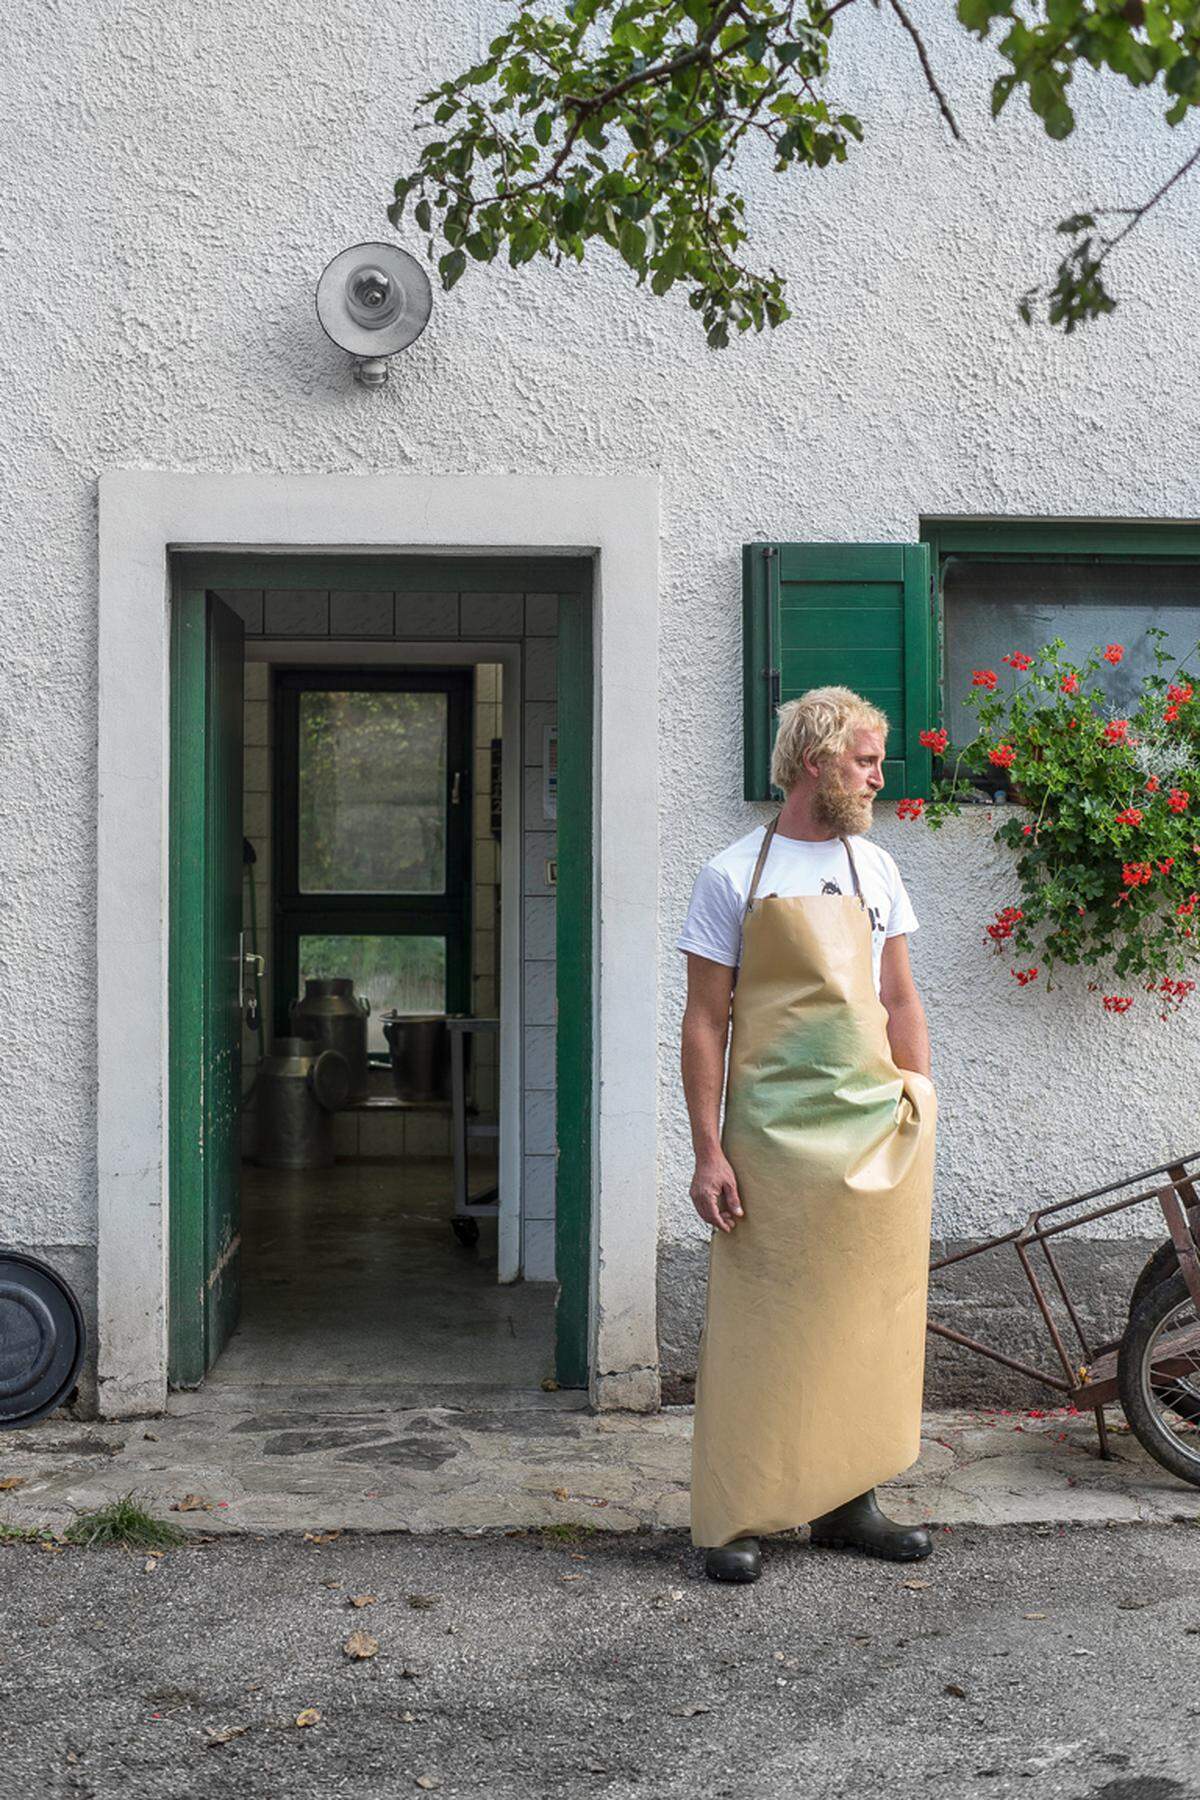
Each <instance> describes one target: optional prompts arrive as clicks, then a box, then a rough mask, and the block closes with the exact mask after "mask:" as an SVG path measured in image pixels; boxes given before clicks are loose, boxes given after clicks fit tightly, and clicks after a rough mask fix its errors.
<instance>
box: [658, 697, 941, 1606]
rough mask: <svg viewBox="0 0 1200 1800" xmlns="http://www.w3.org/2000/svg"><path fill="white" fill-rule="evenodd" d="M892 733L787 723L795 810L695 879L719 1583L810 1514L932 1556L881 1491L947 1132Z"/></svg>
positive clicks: (877, 1543) (708, 1463)
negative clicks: (885, 837)
mask: <svg viewBox="0 0 1200 1800" xmlns="http://www.w3.org/2000/svg"><path fill="white" fill-rule="evenodd" d="M886 735H887V719H886V717H885V716H884V714H883V713H881V712H880V711H879V710H878V708H876V707H874V706H872V705H871V704H870V703H869V702H868V701H866V700H864V699H862V698H861V696H859V695H857V694H855V693H853V692H852V691H851V690H850V689H849V688H844V687H823V688H813V689H811V690H810V691H809V692H808V693H806V694H804V695H802V696H801V697H800V698H799V699H798V700H793V701H790V702H789V703H788V704H787V705H785V706H783V707H781V708H780V710H779V727H778V733H777V737H776V742H775V749H774V754H773V757H772V765H771V778H772V781H773V783H774V784H775V786H776V787H778V788H779V789H780V790H781V791H782V792H783V793H784V794H785V795H786V799H785V801H784V804H783V807H782V809H781V811H780V812H779V814H778V817H777V818H776V819H775V820H774V821H772V823H771V824H770V825H768V826H766V827H763V826H758V827H756V829H755V830H754V831H751V832H749V833H747V835H746V836H745V837H743V838H739V839H738V841H737V842H736V843H734V844H732V845H730V847H729V848H728V849H726V850H723V851H722V852H721V853H720V854H719V855H718V856H715V857H713V858H712V860H711V861H710V862H708V863H707V864H706V865H705V866H704V868H703V869H701V871H700V874H699V876H698V877H697V880H696V884H695V888H694V890H693V893H692V900H691V905H690V907H689V910H688V915H687V920H686V923H685V925H684V928H683V931H682V933H681V934H680V937H679V940H678V945H679V948H680V949H681V950H682V951H684V952H685V953H686V955H687V961H688V999H687V1009H686V1012H685V1014H684V1022H683V1045H682V1051H683V1056H682V1061H683V1085H684V1094H685V1097H686V1100H687V1107H688V1115H689V1119H690V1122H691V1129H692V1141H693V1146H694V1150H695V1158H696V1167H695V1175H694V1177H693V1180H692V1186H691V1198H692V1202H693V1204H694V1206H695V1208H696V1211H697V1213H698V1214H699V1216H700V1218H701V1219H702V1220H704V1222H705V1223H706V1224H707V1225H710V1226H711V1227H712V1228H713V1236H712V1238H711V1239H710V1244H709V1259H710V1260H709V1283H708V1293H707V1300H706V1312H705V1324H704V1332H703V1336H702V1339H701V1346H700V1361H699V1371H698V1376H697V1388H696V1418H695V1429H694V1436H693V1465H692V1537H693V1541H694V1542H695V1543H696V1544H698V1545H700V1546H702V1547H704V1548H705V1549H706V1551H707V1556H706V1565H705V1566H706V1570H707V1573H708V1574H709V1575H710V1576H712V1577H713V1578H714V1579H716V1580H726V1581H753V1580H754V1579H755V1578H756V1577H757V1576H758V1574H759V1573H760V1569H761V1560H760V1554H759V1546H758V1537H759V1535H761V1534H763V1533H766V1532H769V1531H778V1530H785V1529H788V1528H789V1527H792V1526H795V1525H799V1524H803V1523H806V1522H808V1523H811V1527H812V1530H811V1541H812V1542H813V1543H814V1544H819V1545H825V1546H828V1547H831V1548H854V1549H859V1550H863V1551H866V1552H868V1553H869V1554H872V1555H876V1556H884V1557H888V1558H893V1559H897V1560H909V1559H913V1558H917V1557H922V1556H926V1555H928V1553H929V1551H930V1549H931V1548H932V1545H931V1541H930V1538H929V1534H928V1532H927V1531H926V1530H924V1528H922V1527H920V1526H902V1525H898V1524H896V1523H894V1522H893V1521H892V1520H890V1519H888V1518H886V1517H885V1515H884V1514H883V1513H882V1512H881V1511H880V1509H879V1506H878V1504H877V1502H876V1499H875V1493H874V1487H875V1483H876V1482H878V1481H884V1480H887V1479H889V1478H890V1477H891V1476H894V1475H896V1474H899V1473H900V1472H901V1470H902V1469H904V1468H906V1467H908V1466H909V1465H910V1464H911V1463H912V1462H913V1461H914V1460H915V1459H916V1455H917V1452H918V1446H919V1433H920V1409H921V1386H922V1379H923V1371H924V1341H925V1337H924V1323H925V1298H926V1274H927V1267H928V1254H929V1217H930V1207H931V1201H932V1179H933V1149H934V1133H935V1124H936V1094H935V1090H934V1087H933V1083H932V1081H931V1080H930V1078H929V1034H928V1030H927V1028H926V1023H925V1015H924V1011H923V1009H922V1006H921V1001H920V999H919V997H918V995H917V991H916V988H915V986H914V984H913V978H912V973H911V970H910V968H909V960H908V942H907V940H908V934H909V933H910V932H911V931H915V930H916V929H917V919H916V915H915V914H914V912H913V908H912V904H911V902H910V900H909V897H908V894H907V893H906V891H905V887H904V883H903V881H902V880H901V877H900V872H899V870H898V868H897V866H896V863H895V861H894V860H893V858H892V857H891V856H890V855H889V854H888V852H887V851H886V850H884V849H883V848H882V847H880V846H879V845H876V844H870V843H868V842H867V841H866V840H865V838H864V836H863V834H864V833H865V832H867V831H868V830H869V829H870V826H871V820H872V813H873V806H874V801H875V798H876V796H877V795H878V793H879V791H880V789H881V788H882V786H883V782H884V776H883V758H884V743H885V738H886ZM851 839H853V843H851V841H850V840H851ZM731 1019H732V1026H733V1031H732V1043H731V1044H730V1048H729V1068H728V1081H727V1083H726V1046H727V1042H728V1040H729V1036H730V1023H731ZM723 1088H724V1089H725V1106H724V1125H723V1127H722V1090H723Z"/></svg>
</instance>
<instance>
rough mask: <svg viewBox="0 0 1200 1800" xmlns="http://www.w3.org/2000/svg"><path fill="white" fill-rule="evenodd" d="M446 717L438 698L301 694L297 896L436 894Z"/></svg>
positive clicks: (442, 875)
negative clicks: (298, 892) (298, 876)
mask: <svg viewBox="0 0 1200 1800" xmlns="http://www.w3.org/2000/svg"><path fill="white" fill-rule="evenodd" d="M447 716H448V700H447V696H446V694H444V693H427V692H422V691H420V690H414V691H408V690H400V691H397V690H396V689H394V688H393V689H362V688H360V689H355V690H352V691H349V692H344V693H343V692H337V691H331V690H328V689H311V690H308V691H306V692H304V693H302V694H301V695H300V745H299V781H300V794H299V801H300V819H299V827H300V829H299V844H300V891H301V893H305V894H441V893H444V892H445V888H446V727H447ZM439 1005H440V1002H439Z"/></svg>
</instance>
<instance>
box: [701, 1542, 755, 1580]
mask: <svg viewBox="0 0 1200 1800" xmlns="http://www.w3.org/2000/svg"><path fill="white" fill-rule="evenodd" d="M704 1573H705V1574H706V1575H707V1576H708V1577H709V1579H710V1580H712V1581H757V1580H758V1578H759V1576H760V1575H761V1574H762V1557H761V1556H760V1555H759V1551H758V1539H757V1538H752V1537H743V1538H734V1539H733V1540H732V1541H731V1542H730V1543H728V1544H720V1545H718V1547H717V1548H716V1549H714V1550H707V1551H705V1554H704Z"/></svg>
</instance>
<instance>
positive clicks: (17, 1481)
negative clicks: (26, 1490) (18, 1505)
mask: <svg viewBox="0 0 1200 1800" xmlns="http://www.w3.org/2000/svg"><path fill="white" fill-rule="evenodd" d="M24 1486H25V1477H24V1476H23V1475H6V1476H5V1477H4V1480H3V1481H0V1494H11V1493H12V1491H13V1489H14V1488H19V1487H24Z"/></svg>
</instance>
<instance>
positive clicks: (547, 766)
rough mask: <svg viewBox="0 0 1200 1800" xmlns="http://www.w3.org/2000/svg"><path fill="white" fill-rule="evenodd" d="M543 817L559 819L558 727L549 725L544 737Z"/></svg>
mask: <svg viewBox="0 0 1200 1800" xmlns="http://www.w3.org/2000/svg"><path fill="white" fill-rule="evenodd" d="M542 817H543V818H544V819H557V817H558V727H557V725H547V726H546V728H545V731H544V733H543V736H542Z"/></svg>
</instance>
